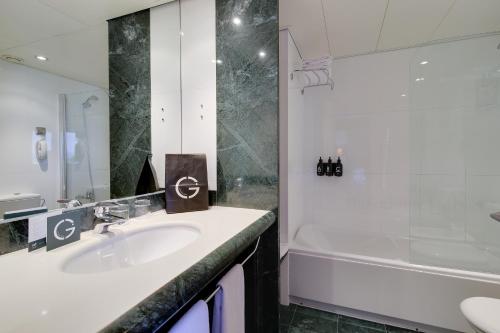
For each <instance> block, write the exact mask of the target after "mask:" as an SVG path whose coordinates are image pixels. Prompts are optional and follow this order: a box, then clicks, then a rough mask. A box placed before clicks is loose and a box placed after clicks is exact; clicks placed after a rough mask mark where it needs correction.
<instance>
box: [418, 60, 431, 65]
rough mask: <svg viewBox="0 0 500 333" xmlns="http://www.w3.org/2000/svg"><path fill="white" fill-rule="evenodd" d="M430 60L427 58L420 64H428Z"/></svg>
mask: <svg viewBox="0 0 500 333" xmlns="http://www.w3.org/2000/svg"><path fill="white" fill-rule="evenodd" d="M428 63H429V62H428V61H427V60H424V61H421V62H420V65H427V64H428Z"/></svg>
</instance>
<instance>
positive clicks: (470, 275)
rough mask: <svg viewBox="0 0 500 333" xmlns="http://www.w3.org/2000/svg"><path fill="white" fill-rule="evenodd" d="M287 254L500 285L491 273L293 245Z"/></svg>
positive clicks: (499, 278)
mask: <svg viewBox="0 0 500 333" xmlns="http://www.w3.org/2000/svg"><path fill="white" fill-rule="evenodd" d="M288 253H289V254H300V255H306V256H312V257H319V258H324V259H331V260H338V261H344V262H352V263H358V264H365V265H371V266H377V267H385V268H393V269H400V270H407V271H412V272H418V273H427V274H433V275H439V276H445V277H452V278H457V279H465V280H474V281H478V282H487V283H494V284H498V285H500V275H497V274H492V273H482V272H472V271H466V270H460V269H453V268H446V267H434V266H426V265H417V264H412V263H409V262H405V261H402V260H394V259H385V258H378V257H369V256H363V255H357V254H351V253H343V252H330V251H322V252H320V251H318V250H311V249H309V248H308V247H306V246H301V245H299V244H296V243H293V244H292V245H291V247H290V249H289V251H288Z"/></svg>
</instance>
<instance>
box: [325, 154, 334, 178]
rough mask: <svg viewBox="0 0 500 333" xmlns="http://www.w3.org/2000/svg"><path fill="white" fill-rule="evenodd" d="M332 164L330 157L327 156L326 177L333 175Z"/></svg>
mask: <svg viewBox="0 0 500 333" xmlns="http://www.w3.org/2000/svg"><path fill="white" fill-rule="evenodd" d="M333 166H334V165H333V162H332V158H331V157H328V162H327V163H326V164H325V174H326V175H327V176H328V177H331V176H333Z"/></svg>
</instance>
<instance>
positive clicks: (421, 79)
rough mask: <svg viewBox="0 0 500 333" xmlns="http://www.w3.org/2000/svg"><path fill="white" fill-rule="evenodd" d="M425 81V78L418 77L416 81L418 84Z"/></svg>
mask: <svg viewBox="0 0 500 333" xmlns="http://www.w3.org/2000/svg"><path fill="white" fill-rule="evenodd" d="M423 80H425V79H424V78H423V77H417V78H416V79H415V81H417V82H419V81H423Z"/></svg>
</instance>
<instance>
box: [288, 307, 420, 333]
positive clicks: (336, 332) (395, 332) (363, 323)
mask: <svg viewBox="0 0 500 333" xmlns="http://www.w3.org/2000/svg"><path fill="white" fill-rule="evenodd" d="M280 333H413V331H411V330H407V329H404V328H399V327H393V326H389V325H384V324H379V323H375V322H371V321H367V320H362V319H357V318H352V317H347V316H341V315H337V314H335V313H329V312H325V311H320V310H316V309H311V308H307V307H304V306H300V305H296V304H290V306H281V309H280Z"/></svg>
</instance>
